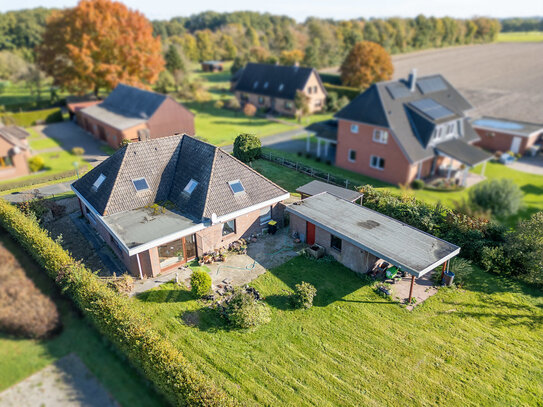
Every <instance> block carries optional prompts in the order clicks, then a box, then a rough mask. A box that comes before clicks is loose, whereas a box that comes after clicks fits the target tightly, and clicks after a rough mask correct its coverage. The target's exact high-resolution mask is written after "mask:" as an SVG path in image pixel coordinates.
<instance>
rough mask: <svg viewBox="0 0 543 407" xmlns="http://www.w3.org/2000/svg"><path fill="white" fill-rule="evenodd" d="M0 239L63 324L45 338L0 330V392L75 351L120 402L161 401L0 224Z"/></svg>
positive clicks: (155, 403)
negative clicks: (52, 304)
mask: <svg viewBox="0 0 543 407" xmlns="http://www.w3.org/2000/svg"><path fill="white" fill-rule="evenodd" d="M0 243H1V244H3V245H4V247H6V248H7V249H8V250H10V251H11V252H12V253H13V254H14V255H15V256H16V258H17V260H18V261H19V263H21V265H22V266H23V268H24V269H25V272H26V274H27V275H28V276H29V277H30V278H31V279H32V280H33V281H34V282H35V284H36V285H37V286H38V287H39V288H40V289H41V290H42V291H43V292H44V293H45V294H47V295H50V296H51V297H52V298H53V300H54V301H55V303H56V304H57V307H58V308H59V311H60V313H61V319H62V322H63V325H64V328H63V330H62V332H61V333H60V334H59V335H57V336H55V337H53V338H51V339H47V340H30V339H16V338H13V337H11V336H8V335H4V334H0V392H1V391H3V390H5V389H7V388H8V387H10V386H12V385H14V384H16V383H18V382H19V381H21V380H23V379H25V378H26V377H28V376H30V375H32V374H33V373H35V372H37V371H39V370H41V369H43V368H44V367H46V366H48V365H49V364H51V363H53V362H55V361H57V360H58V359H60V358H62V357H64V356H66V355H68V354H70V353H75V354H77V356H79V358H80V359H81V360H82V361H83V362H84V363H85V365H86V366H87V367H88V369H89V370H90V371H91V372H92V373H93V374H94V375H95V376H96V377H97V378H98V380H99V381H100V382H101V383H102V385H103V386H104V387H105V388H106V389H107V390H108V391H109V392H110V393H111V394H112V395H113V397H114V398H115V399H116V400H117V401H118V402H119V403H120V404H121V405H122V406H157V407H158V406H162V405H163V404H162V402H161V399H160V398H159V396H158V395H157V394H155V393H154V392H153V391H152V390H151V389H150V388H149V387H148V386H147V385H146V383H145V382H144V381H143V379H141V378H140V377H139V375H137V373H136V372H135V371H134V370H132V368H131V367H129V366H128V364H127V362H126V360H123V359H121V358H120V357H119V356H118V355H117V354H116V353H115V352H114V351H113V350H112V349H111V347H110V345H108V344H107V343H106V342H105V341H104V339H103V338H102V337H101V336H100V335H99V334H98V332H97V331H95V330H94V329H93V328H92V327H91V326H89V325H88V323H87V322H86V321H85V320H84V319H82V317H81V316H80V315H79V314H78V313H77V312H76V311H75V309H74V307H73V305H72V304H71V302H70V301H69V300H68V299H66V298H63V297H61V295H60V294H59V293H58V291H57V288H56V285H55V283H54V282H53V281H52V280H51V279H49V277H48V276H47V275H46V274H45V272H44V271H43V270H41V269H40V268H39V266H38V265H37V264H36V263H34V262H33V261H32V260H31V259H30V258H29V257H28V255H27V254H26V252H24V251H23V250H22V249H21V248H20V247H19V246H18V245H16V243H15V242H14V241H13V240H11V239H10V238H9V237H8V235H7V233H6V232H5V231H4V230H2V229H0ZM0 250H2V249H1V248H0Z"/></svg>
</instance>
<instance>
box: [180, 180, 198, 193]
mask: <svg viewBox="0 0 543 407" xmlns="http://www.w3.org/2000/svg"><path fill="white" fill-rule="evenodd" d="M197 186H198V181H195V180H193V179H192V178H191V179H190V181H189V182H188V184H187V186H186V187H185V189H183V191H184V192H186V193H187V194H189V195H190V194H192V191H194V188H196V187H197Z"/></svg>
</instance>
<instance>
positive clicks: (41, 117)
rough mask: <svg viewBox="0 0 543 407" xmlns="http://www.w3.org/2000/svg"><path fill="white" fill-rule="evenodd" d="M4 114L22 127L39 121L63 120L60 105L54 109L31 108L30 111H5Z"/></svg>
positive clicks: (7, 118) (55, 121)
mask: <svg viewBox="0 0 543 407" xmlns="http://www.w3.org/2000/svg"><path fill="white" fill-rule="evenodd" d="M3 116H5V117H6V119H5V120H8V121H11V120H12V121H13V122H15V124H16V125H17V126H21V127H30V126H33V125H35V124H36V123H37V122H44V123H57V122H61V121H62V120H63V118H62V111H61V110H60V108H59V107H55V108H52V109H42V110H30V111H28V112H17V113H5V114H3ZM2 118H4V117H2ZM10 119H11V120H10Z"/></svg>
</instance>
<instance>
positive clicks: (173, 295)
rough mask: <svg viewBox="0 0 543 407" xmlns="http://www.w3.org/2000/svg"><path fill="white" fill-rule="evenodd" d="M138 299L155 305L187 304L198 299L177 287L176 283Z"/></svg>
mask: <svg viewBox="0 0 543 407" xmlns="http://www.w3.org/2000/svg"><path fill="white" fill-rule="evenodd" d="M136 298H137V299H138V300H140V301H143V302H154V303H165V302H186V301H193V300H195V299H196V297H194V295H193V294H192V293H191V292H190V291H189V290H187V289H185V288H183V287H179V286H176V285H175V283H166V284H163V285H161V286H160V287H158V288H157V289H153V290H149V291H145V292H143V293H139V294H137V295H136Z"/></svg>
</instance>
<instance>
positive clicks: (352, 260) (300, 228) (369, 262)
mask: <svg viewBox="0 0 543 407" xmlns="http://www.w3.org/2000/svg"><path fill="white" fill-rule="evenodd" d="M306 228H307V221H306V220H305V219H302V218H301V217H299V216H297V215H295V214H293V213H291V214H290V233H294V232H298V234H299V235H300V236H302V235H304V236H305V234H306ZM331 237H332V235H331V234H330V232H328V231H326V230H324V229H322V228H320V227H319V226H315V243H316V244H318V245H319V246H322V247H324V249H325V252H326V254H327V255H330V256H332V257H334V258H335V259H336V260H337V261H338V262H340V263H341V264H343V265H344V266H345V267H348V268H349V269H351V270H352V271H354V272H355V273H361V274H364V273H367V272H368V271H370V270H371V269H373V267H374V266H375V264H376V263H378V262H379V258H378V257H376V256H374V255H373V254H371V253H368V252H366V251H364V250H361V249H360V248H358V247H356V246H355V245H353V244H352V243H350V242H348V241H346V240H343V239H341V251H338V250H336V249H335V248H332V247H331V245H330V243H331Z"/></svg>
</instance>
